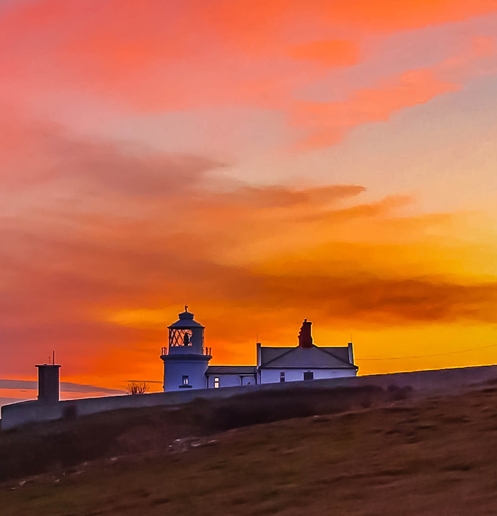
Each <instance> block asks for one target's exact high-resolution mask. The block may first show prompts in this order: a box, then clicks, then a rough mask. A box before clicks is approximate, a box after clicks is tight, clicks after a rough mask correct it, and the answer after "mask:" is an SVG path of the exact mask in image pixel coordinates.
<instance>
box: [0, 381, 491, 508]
mask: <svg viewBox="0 0 497 516" xmlns="http://www.w3.org/2000/svg"><path fill="white" fill-rule="evenodd" d="M254 394H256V393H254ZM410 394H411V393H409V392H408V391H399V390H396V389H390V390H388V389H387V390H382V389H379V388H360V389H328V390H323V391H317V392H316V391H307V392H306V391H302V390H299V389H298V388H297V389H295V390H294V391H291V392H290V393H289V392H286V393H285V395H284V396H283V395H278V394H276V393H272V394H271V395H270V396H267V395H257V394H256V395H244V396H242V397H240V398H239V399H237V400H235V399H231V400H217V401H209V402H207V401H202V400H199V401H197V402H194V403H192V404H190V405H187V406H184V407H175V408H172V409H171V408H169V409H164V408H162V409H144V410H139V411H126V412H121V413H111V414H101V415H99V416H92V417H88V418H84V419H81V420H75V421H65V422H59V423H51V424H45V425H39V426H36V427H30V428H26V429H21V430H18V431H12V432H6V433H2V434H0V461H1V462H0V464H1V466H0V470H1V471H2V475H3V480H4V483H3V484H2V485H1V487H0V513H1V514H2V515H4V516H13V515H19V516H21V515H23V516H24V515H25V514H36V515H37V516H44V515H47V516H48V515H50V516H91V515H93V516H96V515H129V516H133V515H139V516H144V515H146V516H148V515H151V516H155V515H163V514H175V515H183V514H184V515H187V514H188V515H190V516H191V515H199V516H202V515H219V514H221V515H231V514H236V515H239V516H245V515H254V516H255V515H261V514H263V515H264V514H281V515H301V514H303V513H305V514H308V515H314V514H316V515H318V514H319V515H321V514H338V515H342V514H343V515H350V516H355V515H361V516H365V515H371V516H373V515H378V514H386V515H396V516H401V515H404V514H405V515H416V516H418V515H432V514H437V515H444V514H447V515H449V514H450V515H451V516H453V515H468V514H471V515H472V516H474V515H484V514H487V515H490V514H492V515H493V514H495V513H496V511H495V508H496V507H497V489H496V487H497V476H496V475H495V473H496V466H495V465H496V464H497V410H496V404H497V403H496V402H497V387H496V386H495V385H492V384H488V385H486V386H480V387H479V388H475V389H473V390H471V391H468V392H466V393H461V394H457V395H452V396H451V395H446V394H445V395H442V394H441V395H438V396H432V397H428V398H427V397H424V398H416V396H415V393H414V395H413V396H410ZM406 398H407V399H406ZM313 414H314V415H313ZM288 418H294V419H288ZM271 420H273V422H268V421H271ZM253 423H259V424H256V425H253ZM16 456H18V457H21V458H20V459H19V460H18V461H17V462H16V460H15V459H16ZM30 456H31V457H32V460H31V461H30V460H29V457H30ZM16 464H17V466H16ZM5 466H7V467H6V468H5ZM6 471H7V472H8V473H5V472H6ZM33 473H39V475H38V476H36V477H28V476H27V475H28V474H33Z"/></svg>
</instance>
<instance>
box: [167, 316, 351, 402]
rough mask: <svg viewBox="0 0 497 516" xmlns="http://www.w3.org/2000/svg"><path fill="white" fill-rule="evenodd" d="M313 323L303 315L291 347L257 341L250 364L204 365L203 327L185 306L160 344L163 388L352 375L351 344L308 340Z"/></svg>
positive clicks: (207, 352) (207, 356) (207, 357)
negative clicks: (332, 344) (322, 344)
mask: <svg viewBox="0 0 497 516" xmlns="http://www.w3.org/2000/svg"><path fill="white" fill-rule="evenodd" d="M311 325H312V323H311V322H309V321H307V320H305V321H304V322H303V324H302V327H301V329H300V333H299V343H298V345H297V346H294V347H274V348H273V347H265V346H262V345H261V344H257V365H255V366H209V361H210V359H211V358H212V356H211V348H205V347H204V326H202V325H201V324H199V323H198V322H197V321H195V320H194V316H193V314H192V313H191V312H189V311H188V307H185V311H184V312H182V313H180V314H179V320H178V321H176V322H175V323H174V324H171V326H169V346H168V347H167V348H162V354H161V359H162V360H163V361H164V391H166V392H167V391H177V390H181V389H205V388H206V387H207V388H219V387H235V386H240V385H255V384H262V383H278V382H296V381H304V380H320V379H325V378H343V377H346V376H356V375H357V370H358V367H357V366H356V365H355V364H354V355H353V350H352V343H349V344H348V345H347V346H342V347H319V346H316V345H315V344H313V342H312V335H311Z"/></svg>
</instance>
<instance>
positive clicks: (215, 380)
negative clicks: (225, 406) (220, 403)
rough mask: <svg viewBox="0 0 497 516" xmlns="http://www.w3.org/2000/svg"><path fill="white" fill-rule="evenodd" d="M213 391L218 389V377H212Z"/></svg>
mask: <svg viewBox="0 0 497 516" xmlns="http://www.w3.org/2000/svg"><path fill="white" fill-rule="evenodd" d="M214 389H219V376H215V377H214Z"/></svg>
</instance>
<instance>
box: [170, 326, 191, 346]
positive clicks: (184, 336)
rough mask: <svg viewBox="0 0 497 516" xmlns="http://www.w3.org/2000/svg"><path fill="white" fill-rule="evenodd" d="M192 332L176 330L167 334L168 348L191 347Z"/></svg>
mask: <svg viewBox="0 0 497 516" xmlns="http://www.w3.org/2000/svg"><path fill="white" fill-rule="evenodd" d="M192 336H193V332H192V330H181V329H180V330H178V329H173V330H171V331H170V332H169V345H170V346H191V345H192Z"/></svg>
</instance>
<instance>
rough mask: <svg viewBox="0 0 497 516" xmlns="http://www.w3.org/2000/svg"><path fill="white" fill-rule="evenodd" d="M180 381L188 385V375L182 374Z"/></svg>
mask: <svg viewBox="0 0 497 516" xmlns="http://www.w3.org/2000/svg"><path fill="white" fill-rule="evenodd" d="M181 383H182V384H183V385H189V383H190V377H189V376H188V375H183V377H182V379H181Z"/></svg>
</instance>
